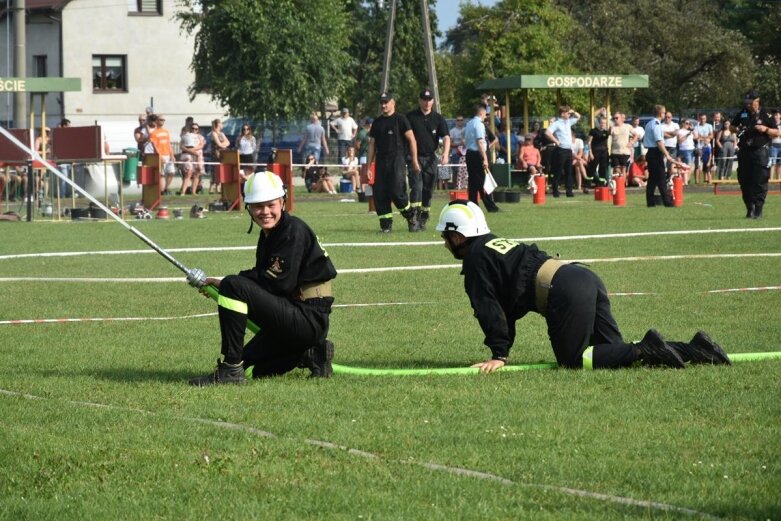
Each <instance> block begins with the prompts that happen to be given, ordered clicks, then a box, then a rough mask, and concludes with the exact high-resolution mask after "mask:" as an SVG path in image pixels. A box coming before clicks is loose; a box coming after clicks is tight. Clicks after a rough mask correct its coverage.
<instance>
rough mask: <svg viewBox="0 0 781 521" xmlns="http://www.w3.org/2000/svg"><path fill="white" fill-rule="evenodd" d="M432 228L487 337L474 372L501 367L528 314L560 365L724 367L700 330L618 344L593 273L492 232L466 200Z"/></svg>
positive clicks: (603, 294) (600, 285) (647, 336)
mask: <svg viewBox="0 0 781 521" xmlns="http://www.w3.org/2000/svg"><path fill="white" fill-rule="evenodd" d="M437 230H438V231H441V232H442V238H443V239H444V240H445V247H446V248H447V249H448V250H449V251H450V252H451V253H452V254H453V256H454V257H455V258H457V259H461V260H463V269H462V271H461V273H462V275H464V288H465V289H466V293H467V295H468V296H469V300H470V301H471V303H472V309H473V310H474V313H475V317H477V320H478V322H479V323H480V327H481V328H482V330H483V332H484V333H485V345H487V346H488V347H489V349H491V354H492V357H491V359H490V360H486V361H485V362H480V363H477V364H475V365H473V366H472V367H479V368H480V371H481V372H487V373H488V372H492V371H495V370H496V369H498V368H500V367H502V366H503V365H505V364H506V363H507V357H508V356H509V354H510V348H511V347H512V345H513V342H514V341H515V321H516V320H518V319H520V318H522V317H523V316H524V315H526V314H527V313H528V312H530V311H535V312H537V313H539V314H541V315H543V316H544V317H545V320H546V322H547V324H548V337H549V338H550V341H551V345H552V347H553V352H554V354H555V355H556V361H557V362H558V364H559V365H560V366H562V367H567V368H573V369H574V368H587V369H600V368H613V367H627V366H631V365H635V364H636V363H640V364H642V365H647V366H666V367H677V368H682V367H685V362H690V363H692V364H696V363H708V364H729V363H730V361H729V358H728V357H727V355H726V353H724V351H723V350H722V349H721V348H720V347H719V346H718V344H716V343H714V342H713V341H712V340H711V339H710V338H709V337H708V335H707V334H705V333H704V332H702V331H699V332H697V334H696V335H695V336H694V338H693V339H692V341H691V342H665V341H664V339H663V338H662V337H661V335H659V333H658V332H657V331H656V330H654V329H651V330H649V331H648V332H647V333H646V334H645V336H644V337H643V339H642V340H641V341H640V342H636V343H633V344H632V343H626V342H624V340H623V338H622V337H621V332H620V331H619V329H618V325H617V324H616V321H615V319H614V318H613V315H612V313H611V311H610V300H609V299H608V294H607V289H605V285H604V284H603V283H602V280H601V279H600V278H599V277H598V276H597V275H596V274H595V273H593V272H592V271H590V270H588V269H586V268H585V267H583V266H580V265H578V264H564V263H562V262H560V261H558V260H555V259H552V258H551V257H550V256H549V255H548V254H547V253H545V252H544V251H541V250H538V249H537V247H536V246H535V245H534V244H530V245H527V244H523V243H521V242H520V241H516V240H512V239H502V238H499V237H497V236H495V235H493V234H491V231H490V230H489V229H488V223H487V222H486V220H485V216H484V215H483V212H482V211H481V210H480V207H479V206H477V205H476V204H474V203H472V202H471V201H462V200H458V201H453V202H451V203H450V204H449V205H448V206H446V207H445V208H444V209H443V210H442V213H441V214H440V216H439V223H438V224H437ZM589 346H591V347H589Z"/></svg>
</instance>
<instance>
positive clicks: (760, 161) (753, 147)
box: [732, 90, 781, 219]
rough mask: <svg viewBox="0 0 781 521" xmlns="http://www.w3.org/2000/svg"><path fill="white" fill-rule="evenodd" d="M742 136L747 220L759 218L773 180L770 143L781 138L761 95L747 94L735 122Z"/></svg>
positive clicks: (742, 186) (741, 167) (742, 181)
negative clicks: (771, 179) (770, 181)
mask: <svg viewBox="0 0 781 521" xmlns="http://www.w3.org/2000/svg"><path fill="white" fill-rule="evenodd" d="M732 125H733V126H734V127H735V128H736V129H737V133H738V183H740V191H741V193H742V194H743V204H745V206H746V217H747V218H752V219H759V218H761V217H762V211H763V210H764V207H765V198H766V197H767V183H768V181H769V179H770V164H769V160H770V143H771V142H772V140H773V138H777V137H779V136H781V129H779V128H778V125H777V124H776V121H775V119H774V118H773V117H772V116H771V115H770V114H769V113H768V112H767V111H766V110H764V109H763V108H762V106H761V100H760V96H759V93H758V92H757V91H755V90H752V91H749V92H747V93H746V96H745V97H744V99H743V110H741V111H740V112H739V113H738V114H737V115H736V116H735V118H734V119H733V120H732Z"/></svg>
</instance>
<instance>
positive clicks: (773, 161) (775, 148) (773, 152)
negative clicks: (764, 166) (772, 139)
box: [768, 143, 781, 166]
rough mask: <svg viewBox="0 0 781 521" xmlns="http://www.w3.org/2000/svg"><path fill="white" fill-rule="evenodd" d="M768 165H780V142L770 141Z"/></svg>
mask: <svg viewBox="0 0 781 521" xmlns="http://www.w3.org/2000/svg"><path fill="white" fill-rule="evenodd" d="M768 165H769V166H773V165H778V166H781V144H779V143H772V144H771V145H770V162H769V163H768Z"/></svg>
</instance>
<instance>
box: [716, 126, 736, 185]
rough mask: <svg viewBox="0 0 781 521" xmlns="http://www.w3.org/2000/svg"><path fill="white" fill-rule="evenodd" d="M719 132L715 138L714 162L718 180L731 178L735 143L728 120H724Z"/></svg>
mask: <svg viewBox="0 0 781 521" xmlns="http://www.w3.org/2000/svg"><path fill="white" fill-rule="evenodd" d="M722 125H723V126H722V127H721V130H720V131H719V133H718V134H717V136H716V150H717V151H718V156H717V160H716V175H717V176H718V178H719V179H729V178H730V177H732V165H733V162H734V157H735V142H736V141H737V138H736V136H735V133H734V132H733V131H732V123H731V122H730V120H728V119H727V120H724V123H723V124H722Z"/></svg>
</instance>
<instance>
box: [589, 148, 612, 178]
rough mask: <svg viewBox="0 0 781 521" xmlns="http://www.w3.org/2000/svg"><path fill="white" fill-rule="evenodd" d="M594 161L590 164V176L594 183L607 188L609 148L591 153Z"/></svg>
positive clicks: (598, 149)
mask: <svg viewBox="0 0 781 521" xmlns="http://www.w3.org/2000/svg"><path fill="white" fill-rule="evenodd" d="M591 155H593V156H594V159H593V160H592V161H591V162H590V163H589V164H588V174H589V175H590V176H591V177H592V178H593V179H594V183H595V184H597V185H601V186H607V184H608V179H607V160H608V153H607V148H597V149H594V150H592V151H591Z"/></svg>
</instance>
